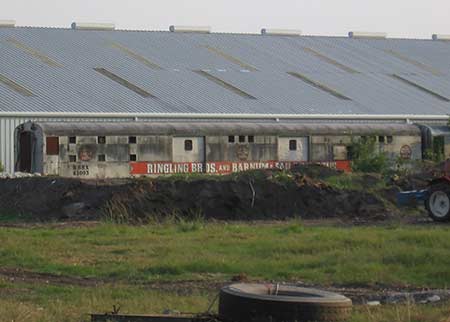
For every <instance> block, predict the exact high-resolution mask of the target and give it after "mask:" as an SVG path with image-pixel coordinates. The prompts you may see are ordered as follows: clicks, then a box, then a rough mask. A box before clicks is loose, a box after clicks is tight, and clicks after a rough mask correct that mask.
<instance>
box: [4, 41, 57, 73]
mask: <svg viewBox="0 0 450 322" xmlns="http://www.w3.org/2000/svg"><path fill="white" fill-rule="evenodd" d="M6 41H7V42H9V43H10V44H12V45H14V46H15V47H17V48H19V49H20V50H22V51H24V52H26V53H27V54H29V55H31V56H33V57H34V58H37V59H39V60H40V61H41V62H43V63H44V64H47V65H49V66H52V67H63V65H61V64H60V63H58V62H56V61H55V60H53V59H51V58H50V57H47V56H46V55H44V54H43V53H41V52H39V51H37V50H36V49H34V48H31V47H29V46H27V45H25V44H23V43H21V42H20V41H18V40H17V39H14V38H8V39H6Z"/></svg>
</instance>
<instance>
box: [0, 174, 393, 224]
mask: <svg viewBox="0 0 450 322" xmlns="http://www.w3.org/2000/svg"><path fill="white" fill-rule="evenodd" d="M324 171H325V170H324ZM326 171H328V170H326ZM363 190H364V189H363ZM386 204H388V202H386V200H383V199H382V198H381V197H379V194H373V193H369V192H366V191H352V190H338V189H334V188H332V187H330V186H329V185H328V184H326V183H324V182H323V181H321V180H319V179H311V178H310V177H309V176H307V175H306V174H305V173H300V172H295V171H294V172H289V173H286V172H280V171H268V170H265V171H254V172H248V173H242V174H239V175H231V176H224V177H208V176H195V177H182V176H174V177H170V178H157V179H149V178H146V179H125V180H106V181H105V180H102V181H98V180H78V179H64V178H58V177H32V178H21V179H4V180H0V215H3V216H5V215H8V216H15V215H18V214H21V215H24V216H25V217H28V218H31V219H33V220H37V221H40V220H42V221H46V220H67V219H72V220H98V219H101V218H102V217H103V218H109V219H114V220H120V221H128V222H145V221H148V220H150V219H152V220H154V219H155V218H163V217H165V216H173V215H177V216H184V217H198V216H201V217H203V218H205V219H219V220H261V219H267V220H274V219H286V218H291V217H301V218H304V219H316V218H317V219H318V218H335V217H341V218H343V219H350V220H355V219H361V220H384V219H386V218H387V217H388V216H390V214H391V213H392V210H391V209H388V208H387V206H386Z"/></svg>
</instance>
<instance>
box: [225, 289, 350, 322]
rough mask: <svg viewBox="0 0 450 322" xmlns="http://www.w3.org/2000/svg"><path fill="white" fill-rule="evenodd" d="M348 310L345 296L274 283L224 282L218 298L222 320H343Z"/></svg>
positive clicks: (320, 321) (226, 321)
mask: <svg viewBox="0 0 450 322" xmlns="http://www.w3.org/2000/svg"><path fill="white" fill-rule="evenodd" d="M351 310H352V301H351V300H350V299H348V298H346V297H345V296H342V295H339V294H335V293H330V292H324V291H320V290H315V289H308V288H302V287H297V286H288V285H277V284H270V285H263V284H235V285H230V286H226V287H224V288H222V290H221V292H220V299H219V318H220V319H221V320H222V321H225V322H254V321H272V322H294V321H296V322H344V321H348V319H349V318H350V316H351Z"/></svg>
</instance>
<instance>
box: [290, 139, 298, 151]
mask: <svg viewBox="0 0 450 322" xmlns="http://www.w3.org/2000/svg"><path fill="white" fill-rule="evenodd" d="M289 151H297V140H289Z"/></svg>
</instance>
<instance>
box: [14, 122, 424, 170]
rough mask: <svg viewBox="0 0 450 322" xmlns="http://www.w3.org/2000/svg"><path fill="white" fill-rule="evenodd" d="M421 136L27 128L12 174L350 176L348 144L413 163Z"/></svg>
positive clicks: (251, 128) (407, 129) (97, 125)
mask: <svg viewBox="0 0 450 322" xmlns="http://www.w3.org/2000/svg"><path fill="white" fill-rule="evenodd" d="M422 134H423V131H421V129H420V128H419V127H418V126H416V125H412V124H404V123H402V124H400V123H399V124H385V123H372V124H370V123H327V124H325V123H299V122H293V121H292V122H287V121H286V122H269V121H265V122H240V121H239V122H238V121H234V122H233V121H223V122H219V121H210V122H207V121H187V120H186V121H158V122H156V121H149V122H143V121H136V122H116V123H106V122H85V123H68V122H48V123H45V122H43V123H39V122H27V123H23V124H21V125H19V126H18V127H17V128H16V129H15V169H16V171H20V172H31V173H41V174H43V175H57V176H62V177H82V178H123V177H132V176H155V175H163V174H175V173H210V174H227V173H231V172H238V171H244V170H250V169H261V168H280V169H287V168H290V167H292V166H293V165H295V164H299V163H309V162H311V163H322V164H325V165H328V166H330V167H335V168H338V169H343V170H349V169H350V161H351V154H352V153H351V152H352V151H351V144H352V142H353V140H355V139H358V138H364V137H374V138H376V142H377V146H378V148H379V149H380V151H382V152H384V153H386V154H387V155H388V157H389V158H390V159H392V160H394V159H397V158H399V157H400V158H404V159H412V160H419V159H421V158H422V153H423V151H422V150H423V149H422Z"/></svg>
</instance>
